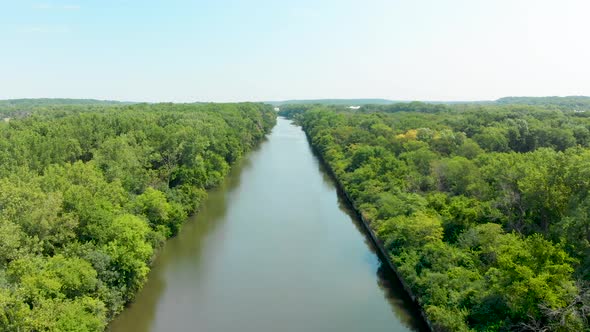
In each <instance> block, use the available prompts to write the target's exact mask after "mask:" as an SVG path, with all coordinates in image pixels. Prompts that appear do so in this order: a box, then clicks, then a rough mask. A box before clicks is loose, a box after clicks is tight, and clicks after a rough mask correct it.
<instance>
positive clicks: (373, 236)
mask: <svg viewBox="0 0 590 332" xmlns="http://www.w3.org/2000/svg"><path fill="white" fill-rule="evenodd" d="M301 127H302V129H303V131H304V132H305V137H306V138H307V141H308V143H309V146H310V147H311V149H312V150H313V153H314V154H315V155H316V157H317V158H318V159H319V160H320V162H321V163H322V165H323V166H324V168H325V169H326V171H327V172H328V174H329V175H330V177H331V178H332V180H333V181H334V182H335V183H336V185H337V188H338V192H339V193H340V194H342V196H343V197H344V198H345V199H346V201H347V203H348V204H349V205H350V206H351V208H352V210H353V211H354V213H355V214H356V215H357V217H358V218H359V219H360V221H361V223H362V225H363V228H364V230H365V231H366V233H367V235H368V236H369V238H370V239H371V241H372V242H373V244H374V245H375V247H376V248H377V249H378V252H379V253H378V254H379V256H380V257H381V259H382V260H383V261H384V262H386V263H387V265H388V266H389V268H390V269H391V271H392V272H393V274H394V275H395V276H396V278H397V281H399V283H400V284H401V285H402V287H403V288H404V291H405V292H406V293H407V295H408V296H409V297H410V298H411V299H412V302H413V303H414V305H415V306H416V309H417V310H418V311H419V312H420V316H421V317H422V320H423V322H424V323H425V324H426V325H427V326H428V328H429V329H430V331H435V329H434V326H433V324H432V322H431V321H430V320H429V319H428V317H427V315H426V313H425V312H424V309H423V308H422V306H421V305H420V302H419V301H418V298H417V297H416V295H415V294H414V292H413V291H412V289H411V288H410V287H409V286H408V284H407V282H406V281H405V280H404V278H403V276H402V275H401V274H400V273H399V272H398V270H397V267H396V266H395V264H394V263H393V261H392V260H391V258H390V257H389V254H388V253H387V250H385V247H384V246H383V243H382V242H381V240H380V239H379V238H378V237H377V235H376V234H375V232H374V231H373V229H372V228H371V226H370V224H369V222H368V221H367V219H366V218H365V217H364V216H363V214H362V212H361V211H360V209H359V208H357V206H356V204H355V202H354V200H352V198H351V197H350V195H349V194H348V193H347V192H346V190H345V189H344V186H343V185H342V183H341V182H340V180H339V179H338V177H337V176H336V174H335V173H334V170H333V169H332V166H331V165H330V164H329V163H328V162H326V161H325V159H324V157H323V155H322V154H321V153H320V152H319V151H318V150H317V149H316V147H315V146H314V145H313V143H312V140H311V137H310V136H309V135H308V133H307V131H306V130H305V128H303V126H301Z"/></svg>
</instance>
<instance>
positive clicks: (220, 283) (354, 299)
mask: <svg viewBox="0 0 590 332" xmlns="http://www.w3.org/2000/svg"><path fill="white" fill-rule="evenodd" d="M390 280H395V278H394V277H393V276H392V275H391V271H389V269H388V268H386V266H385V265H383V264H382V263H381V260H380V259H379V257H378V256H377V254H376V253H375V249H374V248H373V246H372V244H371V242H370V241H369V240H368V237H367V236H366V235H365V233H364V232H363V230H362V227H360V224H359V220H358V218H357V217H356V216H355V215H354V213H352V211H351V210H350V208H349V207H348V205H347V204H346V202H345V201H344V200H343V199H342V197H340V196H339V195H338V193H337V189H336V187H335V185H334V182H333V181H332V179H331V178H330V177H329V176H328V174H327V173H326V171H325V170H324V168H323V166H322V165H321V164H320V162H319V160H318V158H317V157H316V156H315V155H314V154H313V152H312V149H311V147H310V146H309V144H308V142H307V139H306V137H305V134H304V133H303V131H302V130H301V128H300V127H298V126H295V125H293V124H291V122H290V121H289V120H286V119H283V118H279V119H278V123H277V125H276V127H275V128H274V129H273V131H272V133H271V134H270V135H269V136H268V137H267V139H266V140H265V141H263V142H262V143H261V144H260V145H259V146H258V147H257V148H256V149H254V150H253V151H252V152H251V153H249V154H248V155H247V156H246V157H245V158H244V159H243V160H242V161H241V162H240V163H239V164H238V165H235V166H234V167H233V169H232V171H231V173H230V175H229V176H228V178H227V180H226V181H225V183H224V184H223V185H221V186H220V187H219V188H217V189H215V190H213V191H211V192H210V193H209V197H208V199H207V200H206V201H205V202H204V203H203V206H202V209H201V211H200V212H199V213H198V214H197V215H195V216H194V217H193V218H191V220H189V221H187V223H186V224H185V225H184V227H183V229H182V231H181V232H180V234H179V235H178V236H177V237H175V238H173V239H170V240H169V241H168V242H167V244H166V246H165V247H164V249H163V250H162V251H161V252H160V253H159V254H158V257H157V259H156V260H155V262H154V265H153V268H152V271H151V272H150V275H149V280H148V282H147V283H146V285H145V286H144V288H143V289H142V290H141V291H140V292H139V294H138V295H137V297H136V299H135V302H134V303H133V304H131V305H130V306H129V307H128V308H127V309H125V311H124V312H123V313H122V314H121V315H120V316H119V317H117V318H116V319H115V320H114V321H113V322H112V323H111V325H110V327H109V330H110V331H111V332H123V331H125V332H134V331H137V332H144V331H203V332H233V331H241V332H242V331H246V332H266V331H269V332H280V331H286V332H302V331H339V332H346V331H422V330H424V326H423V325H422V322H421V320H420V319H419V314H418V313H417V311H416V310H415V309H414V308H413V306H412V305H411V302H410V301H409V299H408V298H407V296H406V295H405V294H404V293H403V290H402V288H401V286H400V285H399V283H397V282H391V281H390Z"/></svg>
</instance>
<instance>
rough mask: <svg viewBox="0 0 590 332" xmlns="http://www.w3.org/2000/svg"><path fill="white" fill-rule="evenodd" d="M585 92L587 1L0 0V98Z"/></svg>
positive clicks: (589, 80)
mask: <svg viewBox="0 0 590 332" xmlns="http://www.w3.org/2000/svg"><path fill="white" fill-rule="evenodd" d="M509 95H530V96H540V95H590V1H588V0H551V1H549V0H489V1H487V0H486V1H483V0H481V1H480V0H464V1H461V0H429V1H427V0H399V1H398V0H383V1H381V0H363V1H351V0H325V1H322V0H301V1H296V0H284V1H281V0H250V1H246V0H242V1H231V0H216V1H213V0H211V1H182V0H167V1H164V0H162V1H149V0H143V1H139V0H137V1H131V0H94V1H84V0H68V1H61V0H55V1H39V2H30V1H27V0H18V1H17V0H0V99H6V98H24V97H70V98H99V99H118V100H131V101H238V100H280V99H295V98H299V99H301V98H306V99H307V98H360V97H380V98H389V99H397V100H481V99H496V98H498V97H502V96H509Z"/></svg>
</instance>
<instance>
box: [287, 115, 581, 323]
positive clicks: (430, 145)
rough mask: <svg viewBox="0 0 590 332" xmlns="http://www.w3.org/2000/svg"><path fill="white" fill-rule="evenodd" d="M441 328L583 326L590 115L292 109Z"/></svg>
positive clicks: (430, 316)
mask: <svg viewBox="0 0 590 332" xmlns="http://www.w3.org/2000/svg"><path fill="white" fill-rule="evenodd" d="M285 115H287V116H292V117H294V118H295V119H296V121H298V122H299V123H300V124H301V125H302V126H303V129H304V130H305V131H306V133H307V134H308V135H309V138H310V140H311V143H312V145H313V147H314V148H315V149H316V150H317V151H318V152H319V153H320V155H321V156H322V158H323V159H324V161H325V162H326V163H327V164H328V166H329V168H331V169H332V171H333V172H334V174H335V176H336V178H337V179H338V180H339V182H340V183H341V184H342V186H343V189H344V191H345V192H346V193H347V194H348V196H349V197H350V198H351V199H352V201H353V203H354V205H355V206H356V207H357V209H358V210H359V212H360V213H361V214H362V215H363V216H364V217H365V219H366V220H367V221H368V222H369V224H370V227H372V228H373V230H374V231H375V233H376V234H377V236H378V237H379V239H380V240H381V242H382V244H383V245H384V247H385V248H386V250H388V251H389V254H390V257H391V259H392V261H393V262H394V264H395V265H396V267H397V269H398V272H399V274H400V276H401V277H402V278H403V279H404V281H405V282H406V283H407V284H408V285H409V287H410V288H411V289H412V290H413V293H414V294H415V295H416V296H417V298H418V301H419V302H420V304H421V306H422V308H423V309H424V311H425V313H426V315H427V316H428V318H429V320H430V321H431V322H432V324H433V326H434V327H435V329H437V330H439V331H471V330H477V331H507V330H523V331H529V330H534V331H584V330H588V329H590V325H588V322H589V321H590V295H589V294H590V291H589V290H588V286H587V282H586V281H588V280H589V279H590V258H589V257H590V226H589V225H590V196H589V193H590V180H589V179H590V151H589V150H588V149H587V147H588V146H590V144H589V143H590V141H589V136H588V134H587V133H588V130H589V129H590V116H589V115H587V114H586V113H584V112H575V111H573V110H570V108H569V107H566V108H564V109H563V110H560V107H559V106H556V107H551V108H547V109H543V108H538V107H532V106H515V105H507V106H497V105H496V106H481V105H479V106H475V105H454V106H445V105H434V106H433V105H424V104H420V103H410V104H394V105H385V106H379V105H367V106H363V107H361V109H360V110H359V111H355V112H353V111H350V110H346V109H344V108H339V107H335V106H332V107H324V106H316V107H305V108H304V109H302V110H300V111H297V108H296V106H292V107H288V108H287V111H286V112H285Z"/></svg>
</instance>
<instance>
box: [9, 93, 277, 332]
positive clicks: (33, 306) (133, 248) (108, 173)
mask: <svg viewBox="0 0 590 332" xmlns="http://www.w3.org/2000/svg"><path fill="white" fill-rule="evenodd" d="M50 105H51V103H50V102H48V108H43V111H38V112H37V111H33V112H32V113H31V114H29V115H28V116H27V117H24V118H21V119H15V120H11V121H10V122H8V123H0V331H102V330H104V328H105V326H106V324H107V322H108V321H109V320H110V319H112V318H113V316H114V315H116V314H117V313H119V312H120V311H121V310H122V309H123V307H124V305H125V303H127V302H129V301H130V300H132V299H133V297H134V295H135V293H136V292H137V291H138V290H139V289H140V288H141V287H142V285H143V283H144V282H145V280H146V277H147V274H148V272H149V270H150V262H151V260H152V258H153V257H154V252H155V251H156V250H157V249H158V248H160V247H161V246H162V244H163V243H164V241H165V239H166V238H168V237H170V236H173V235H174V234H176V233H177V232H178V231H179V229H180V227H181V224H182V223H183V222H184V221H185V220H186V219H187V216H188V215H190V214H192V213H194V212H195V211H196V210H197V209H198V207H199V204H200V202H201V201H202V200H203V199H204V198H205V196H206V191H205V190H206V189H208V188H211V187H213V186H216V185H217V184H218V183H220V181H222V180H223V178H224V177H225V175H226V174H227V172H228V170H229V168H230V165H231V164H233V163H234V162H236V161H237V160H238V159H240V158H241V157H242V156H243V155H244V153H246V152H247V151H248V150H249V149H251V148H252V147H253V146H254V145H255V144H257V142H259V141H260V140H261V138H263V137H264V136H265V134H266V133H268V132H269V131H270V129H271V128H272V127H273V125H274V124H275V121H276V113H275V112H274V111H273V109H272V107H271V106H268V105H263V104H249V103H243V104H222V105H221V104H207V105H175V104H153V105H147V104H138V105H132V106H123V105H121V106H110V105H104V104H92V103H90V105H88V106H86V107H82V106H79V105H78V104H76V105H78V106H76V107H73V108H69V107H62V106H55V105H54V106H51V107H49V106H50Z"/></svg>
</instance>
